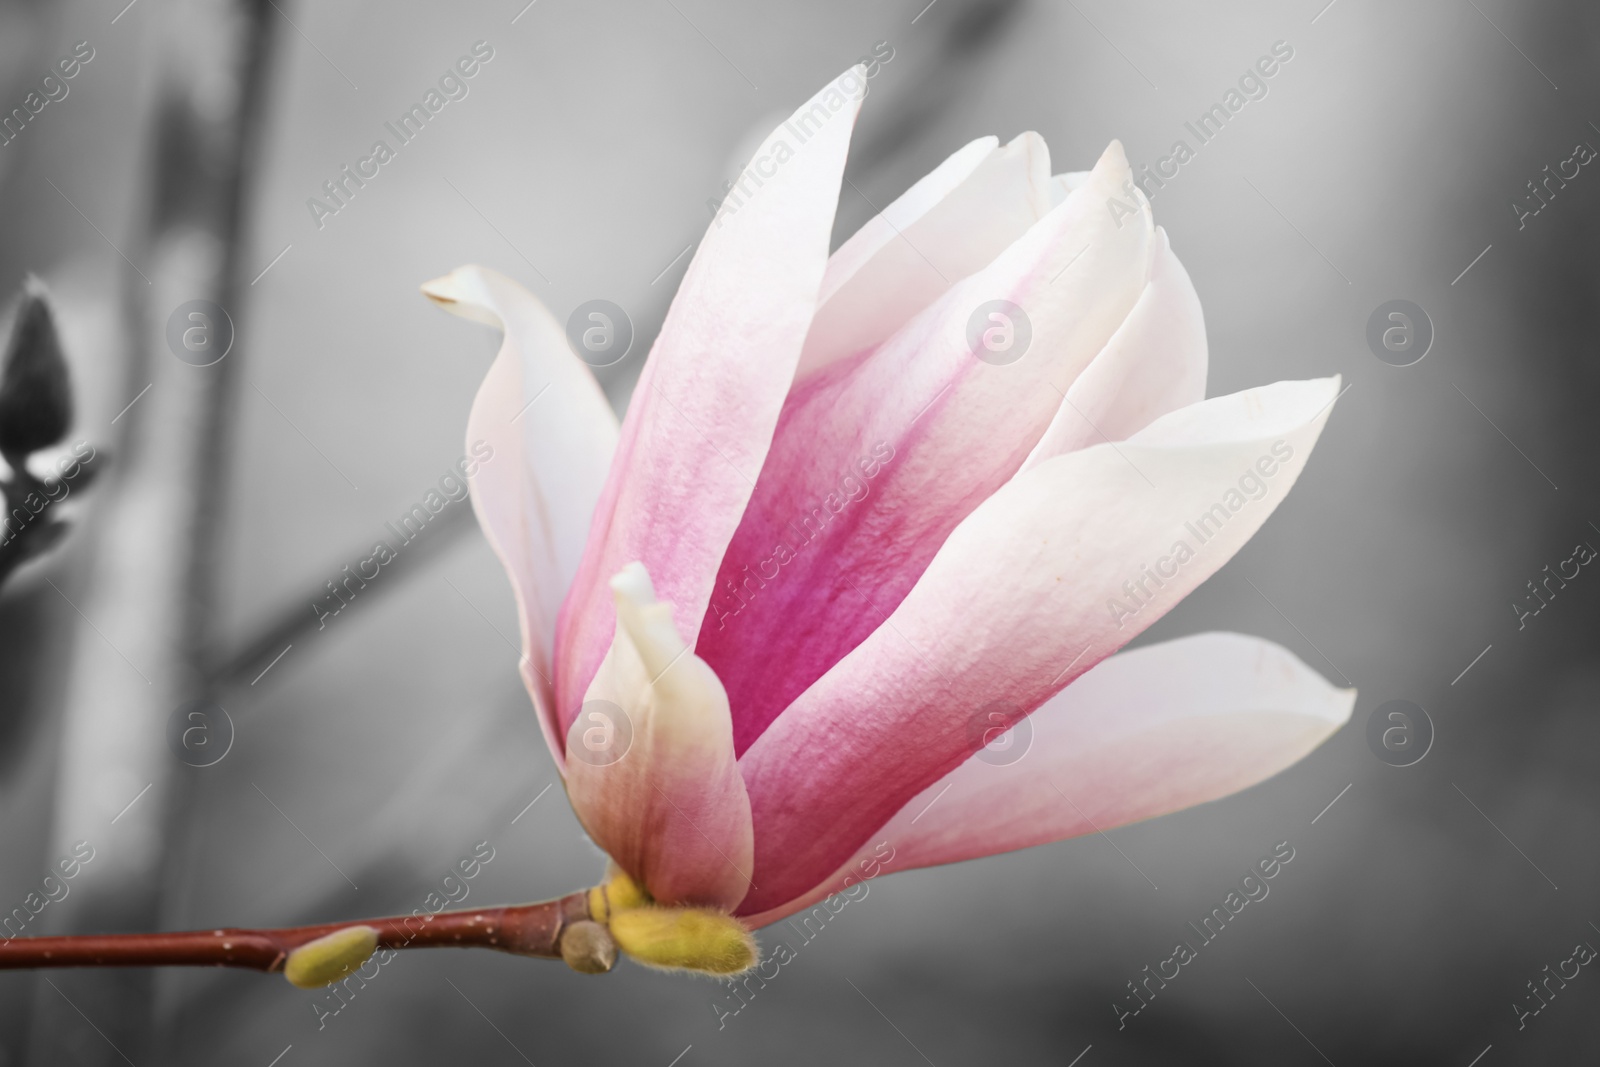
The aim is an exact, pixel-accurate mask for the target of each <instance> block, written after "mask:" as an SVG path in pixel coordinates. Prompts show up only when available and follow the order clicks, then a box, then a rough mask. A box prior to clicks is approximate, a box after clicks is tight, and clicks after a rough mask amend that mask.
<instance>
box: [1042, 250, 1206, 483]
mask: <svg viewBox="0 0 1600 1067" xmlns="http://www.w3.org/2000/svg"><path fill="white" fill-rule="evenodd" d="M1205 396H1206V323H1205V316H1204V315H1203V314H1202V313H1201V310H1200V297H1199V295H1198V294H1197V293H1195V291H1194V283H1192V282H1191V281H1190V280H1189V274H1188V272H1187V271H1185V270H1184V269H1183V264H1181V263H1179V262H1178V257H1177V256H1175V255H1173V254H1172V249H1171V248H1170V247H1169V245H1168V243H1167V234H1166V231H1165V230H1162V229H1160V228H1157V230H1156V249H1155V256H1154V261H1153V262H1152V264H1151V268H1150V281H1149V282H1148V283H1147V284H1146V285H1145V287H1144V292H1143V293H1141V294H1140V295H1139V302H1138V303H1137V304H1135V305H1134V306H1133V310H1132V311H1131V312H1129V313H1128V317H1127V319H1125V320H1124V321H1123V323H1122V325H1121V326H1119V327H1117V332H1116V333H1115V334H1114V335H1113V336H1112V338H1111V340H1110V341H1108V342H1106V346H1105V348H1103V349H1101V351H1100V354H1099V355H1097V356H1095V358H1094V362H1092V363H1090V364H1089V365H1088V366H1087V367H1085V368H1084V370H1083V373H1082V374H1080V375H1078V379H1077V380H1076V381H1074V382H1073V383H1072V386H1071V387H1070V388H1069V389H1067V393H1066V397H1065V398H1064V399H1063V400H1062V403H1061V408H1060V410H1058V411H1057V412H1056V416H1055V418H1054V419H1053V420H1052V421H1051V423H1050V428H1049V429H1048V430H1046V431H1045V433H1044V436H1043V437H1042V438H1041V439H1040V440H1039V443H1038V444H1037V445H1035V446H1034V448H1033V452H1032V453H1031V454H1030V455H1029V456H1028V460H1027V462H1026V463H1024V464H1023V465H1022V469H1023V470H1027V469H1028V468H1030V467H1034V466H1037V465H1038V464H1040V463H1042V462H1044V461H1045V460H1047V459H1049V458H1050V457H1051V456H1060V455H1064V454H1066V453H1068V452H1075V451H1077V450H1078V449H1080V448H1086V447H1088V446H1089V445H1092V444H1097V443H1099V442H1101V441H1122V440H1126V439H1127V438H1128V437H1131V436H1132V435H1133V434H1135V433H1137V432H1138V431H1140V430H1142V429H1144V427H1146V426H1148V425H1150V423H1151V422H1153V421H1155V420H1156V419H1158V418H1160V417H1161V416H1162V415H1165V414H1166V413H1167V412H1169V411H1176V410H1178V409H1179V408H1183V407H1188V406H1189V405H1190V404H1197V403H1199V402H1200V401H1202V400H1204V399H1205Z"/></svg>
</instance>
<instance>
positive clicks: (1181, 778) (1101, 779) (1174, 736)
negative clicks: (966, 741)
mask: <svg viewBox="0 0 1600 1067" xmlns="http://www.w3.org/2000/svg"><path fill="white" fill-rule="evenodd" d="M1355 698H1356V694H1355V690H1353V689H1338V688H1335V687H1334V686H1332V685H1329V684H1328V682H1326V681H1325V680H1324V679H1323V678H1322V676H1321V675H1320V674H1318V673H1317V672H1316V671H1314V670H1312V669H1311V668H1310V667H1308V666H1306V665H1305V664H1304V663H1302V662H1301V661H1300V660H1299V659H1298V658H1297V657H1296V656H1295V655H1294V654H1293V653H1291V652H1289V651H1288V650H1287V649H1285V648H1283V647H1282V646H1280V645H1276V644H1273V643H1272V642H1270V641H1263V640H1261V639H1260V638H1256V637H1246V636H1244V635H1243V634H1230V633H1209V634H1197V635H1195V636H1193V637H1184V638H1180V639H1178V640H1176V641H1169V642H1167V643H1165V644H1159V645H1149V646H1146V647H1144V648H1139V649H1135V650H1132V651H1128V652H1122V653H1119V654H1118V655H1115V656H1112V657H1111V658H1110V659H1107V660H1104V661H1103V662H1101V663H1100V665H1099V666H1097V667H1095V668H1094V669H1093V670H1091V671H1089V672H1087V673H1086V674H1084V675H1083V676H1082V677H1080V678H1079V679H1078V680H1077V681H1075V682H1073V683H1072V684H1071V685H1070V686H1068V687H1067V688H1066V689H1064V690H1062V691H1061V692H1059V693H1057V694H1056V695H1055V696H1054V697H1052V698H1051V699H1050V700H1049V701H1048V702H1047V703H1046V704H1045V705H1044V707H1042V708H1040V709H1039V710H1038V711H1036V712H1034V713H1033V714H1032V715H1031V716H1029V718H1028V720H1027V722H1026V723H1024V724H1022V725H1021V726H1019V727H1018V728H1017V729H1016V730H1014V731H1013V734H1012V737H1011V738H1009V739H1008V740H1009V741H1010V743H1013V744H1016V745H1017V746H1018V748H1017V749H1015V750H1013V751H1012V752H1010V753H1006V752H1003V751H1001V750H999V748H998V746H996V747H995V748H991V749H990V750H989V751H987V752H983V753H979V755H981V756H985V757H987V758H986V759H980V758H978V756H974V757H973V758H971V759H968V760H967V761H966V762H965V763H963V764H961V766H959V767H957V768H956V769H955V770H954V771H952V772H950V773H949V774H947V775H945V776H944V778H942V779H940V780H939V781H937V782H935V783H934V784H933V785H931V786H929V787H928V788H927V789H926V790H924V791H923V792H922V793H920V794H918V795H917V796H916V797H914V798H912V800H911V802H910V803H908V804H906V805H905V807H903V808H901V809H900V811H899V812H898V813H897V814H896V815H895V816H894V818H892V819H890V820H889V822H888V823H887V824H885V825H884V826H882V827H881V828H879V829H878V830H877V831H876V832H875V833H873V834H872V835H871V836H870V837H869V838H868V839H867V844H865V845H863V846H862V847H861V848H860V849H859V850H858V851H857V853H856V855H855V856H853V857H852V858H851V859H850V860H849V861H848V862H847V863H845V864H844V866H843V867H842V868H841V869H840V870H839V871H838V872H837V873H836V874H835V875H834V876H833V877H831V878H829V879H828V880H827V881H826V882H824V883H823V884H822V885H820V886H818V887H817V888H816V889H814V890H812V891H811V892H809V893H807V894H806V895H805V896H804V897H801V898H799V899H798V900H795V901H793V902H791V903H789V904H786V905H783V906H782V907H779V908H777V909H774V910H773V911H770V912H767V913H764V914H762V915H759V916H756V917H755V918H754V919H753V920H752V924H753V925H757V926H760V925H764V924H766V923H770V922H776V921H777V920H778V919H781V918H783V917H784V916H785V915H788V914H791V913H793V912H795V911H799V910H802V909H804V908H806V907H808V906H810V905H811V904H812V903H814V902H816V901H817V900H820V899H822V898H823V897H825V896H828V895H829V894H831V893H835V892H838V891H839V890H840V889H842V888H844V887H845V886H844V879H845V878H846V877H848V876H850V875H852V874H853V875H854V879H855V880H856V881H859V880H860V879H861V877H862V874H863V873H864V872H865V871H866V870H868V869H870V868H864V867H863V864H868V863H870V862H871V861H874V860H876V861H877V862H878V863H880V864H881V865H882V866H883V867H884V869H887V870H894V871H902V870H911V869H913V868H916V867H931V866H934V865H936V864H941V863H957V862H960V861H961V860H968V859H975V858H977V857H979V856H989V855H993V854H995V853H997V852H1008V851H1011V850H1013V849H1019V848H1028V847H1031V846H1033V845H1042V844H1045V843H1047V842H1051V841H1060V840H1063V839H1064V838H1068V837H1078V836H1080V835H1083V834H1091V833H1095V832H1096V831H1098V830H1110V829H1112V828H1113V827H1117V826H1123V825H1126V824H1128V823H1132V822H1138V821H1140V820H1142V819H1150V818H1154V817H1156V816H1158V815H1165V814H1166V813H1168V812H1172V811H1180V810H1182V809H1184V808H1188V807H1192V806H1194V805H1196V804H1202V803H1205V802H1206V801H1208V800H1216V799H1218V798H1219V797H1225V796H1227V795H1229V794H1230V793H1235V792H1238V791H1239V790H1241V789H1245V788H1247V787H1248V786H1252V785H1255V784H1256V783H1257V782H1260V781H1263V780H1265V779H1267V778H1270V777H1272V776H1273V775H1274V774H1277V773H1278V772H1279V771H1281V770H1283V769H1285V768H1287V767H1289V766H1290V765H1292V764H1294V763H1295V762H1297V761H1298V760H1299V759H1300V758H1301V757H1302V756H1304V755H1306V754H1307V753H1308V752H1310V751H1311V750H1312V749H1314V748H1316V747H1317V746H1318V745H1320V744H1321V743H1322V742H1323V741H1325V740H1327V738H1328V737H1330V736H1331V735H1332V734H1333V733H1334V732H1335V731H1336V730H1338V729H1339V727H1341V726H1343V725H1344V724H1345V722H1347V721H1348V720H1349V718H1350V710H1351V708H1352V707H1353V706H1354V704H1355ZM1030 727H1031V731H1032V733H1031V742H1028V741H1023V740H1021V738H1023V737H1025V736H1028V730H1029V729H1030ZM1023 746H1026V747H1023ZM884 843H887V845H888V848H887V849H885V848H883V847H882V845H883V844H884ZM886 854H887V855H889V856H891V857H892V858H890V859H888V860H887V861H886V862H885V855H886Z"/></svg>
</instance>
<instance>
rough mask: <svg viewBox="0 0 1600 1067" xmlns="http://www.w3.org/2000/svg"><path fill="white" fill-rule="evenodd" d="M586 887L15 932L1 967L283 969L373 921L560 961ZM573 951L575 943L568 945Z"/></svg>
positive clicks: (400, 935) (585, 902)
mask: <svg viewBox="0 0 1600 1067" xmlns="http://www.w3.org/2000/svg"><path fill="white" fill-rule="evenodd" d="M591 919H592V917H591V915H590V913H589V891H588V890H580V891H579V892H576V893H569V894H567V895H566V896H564V897H560V898H557V899H555V900H545V901H540V902H539V903H537V904H517V905H511V906H508V907H500V908H471V909H463V910H461V911H445V912H439V913H438V914H436V915H429V914H426V913H424V914H422V915H396V916H391V917H388V918H383V919H361V920H356V921H352V922H341V923H322V924H320V925H317V926H294V927H285V928H280V929H275V930H250V929H236V928H234V929H225V930H188V931H183V932H177V933H165V934H82V935H76V936H71V937H18V938H13V939H12V940H10V941H7V942H5V943H4V944H3V945H0V970H22V969H28V968H48V967H242V968H246V969H249V970H256V971H266V972H269V973H271V972H277V971H282V970H283V968H284V963H285V962H286V961H287V960H288V958H289V954H290V953H292V952H293V951H294V950H295V949H297V948H300V947H301V946H303V945H305V944H307V943H309V942H312V941H315V940H317V939H318V938H322V937H326V936H327V935H329V934H333V933H337V932H339V931H341V930H348V929H350V928H351V927H359V926H370V927H372V928H373V929H375V930H376V931H377V933H378V937H377V948H378V949H404V948H492V949H496V950H497V951H500V952H510V953H512V954H514V955H518V956H537V957H540V958H542V959H562V958H563V955H562V941H563V937H564V935H566V934H567V933H568V932H569V931H571V930H572V929H573V927H574V924H577V923H582V922H589V921H591ZM569 951H570V948H569Z"/></svg>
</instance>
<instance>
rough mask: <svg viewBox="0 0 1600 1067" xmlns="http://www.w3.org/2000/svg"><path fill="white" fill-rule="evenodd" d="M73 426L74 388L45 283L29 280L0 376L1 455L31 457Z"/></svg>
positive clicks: (30, 278)
mask: <svg viewBox="0 0 1600 1067" xmlns="http://www.w3.org/2000/svg"><path fill="white" fill-rule="evenodd" d="M71 425H72V383H71V380H70V379H69V377H68V374H67V361H66V359H65V358H64V357H63V356H62V354H61V339H60V337H59V336H58V335H57V333H56V324H55V316H54V315H53V314H52V313H51V311H50V297H49V294H48V293H46V292H45V288H44V283H43V282H41V281H39V279H37V278H35V277H32V276H31V275H30V276H29V278H28V280H27V281H26V282H25V283H24V284H23V289H22V304H21V306H20V307H19V308H18V309H17V319H16V322H15V323H14V324H13V325H12V327H11V340H10V343H9V344H8V345H7V346H6V356H5V368H4V370H3V371H0V453H3V454H4V455H5V456H7V457H8V458H11V459H20V458H22V457H26V456H29V455H31V454H33V453H34V452H37V451H39V449H41V448H48V447H49V446H50V445H53V444H55V443H56V442H57V441H60V440H61V439H62V438H63V437H65V436H66V435H67V430H68V429H70V428H71Z"/></svg>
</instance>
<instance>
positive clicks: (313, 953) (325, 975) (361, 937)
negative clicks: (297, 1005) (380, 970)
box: [283, 926, 378, 989]
mask: <svg viewBox="0 0 1600 1067" xmlns="http://www.w3.org/2000/svg"><path fill="white" fill-rule="evenodd" d="M377 947H378V931H377V930H376V929H375V928H374V927H371V926H347V927H345V928H344V929H343V930H335V931H334V932H333V933H331V934H326V935H324V936H322V937H319V938H317V939H316V940H315V941H307V942H306V943H305V944H303V945H301V946H300V947H299V948H297V949H295V950H294V951H293V952H291V953H289V959H288V960H287V962H285V963H284V965H283V976H284V977H285V978H287V979H289V984H290V985H294V986H299V987H300V988H301V989H316V988H317V987H318V986H325V985H331V984H332V983H334V982H337V981H338V980H339V979H341V978H343V977H344V976H345V975H347V974H349V973H350V972H351V971H353V970H355V969H356V968H357V967H359V966H361V965H362V964H363V963H366V962H367V957H368V956H371V955H372V952H373V950H374V949H376V948H377Z"/></svg>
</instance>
